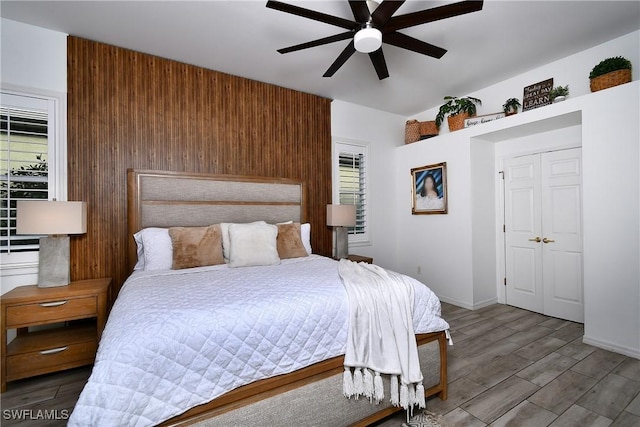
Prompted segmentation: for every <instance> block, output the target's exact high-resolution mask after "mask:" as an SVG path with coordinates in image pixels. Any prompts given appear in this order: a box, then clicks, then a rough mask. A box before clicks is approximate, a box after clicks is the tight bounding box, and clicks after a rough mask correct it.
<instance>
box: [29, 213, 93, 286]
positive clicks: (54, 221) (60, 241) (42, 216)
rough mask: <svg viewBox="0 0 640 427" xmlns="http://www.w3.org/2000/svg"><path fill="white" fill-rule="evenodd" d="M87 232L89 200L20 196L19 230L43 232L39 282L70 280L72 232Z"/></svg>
mask: <svg viewBox="0 0 640 427" xmlns="http://www.w3.org/2000/svg"><path fill="white" fill-rule="evenodd" d="M86 232H87V203H86V202H58V201H49V200H19V201H18V203H17V218H16V233H17V234H35V235H41V236H43V235H44V236H43V237H40V249H39V251H38V258H39V261H38V286H39V287H41V288H48V287H54V286H65V285H68V284H69V282H70V274H69V236H68V235H69V234H84V233H86Z"/></svg>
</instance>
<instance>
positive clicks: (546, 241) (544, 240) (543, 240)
mask: <svg viewBox="0 0 640 427" xmlns="http://www.w3.org/2000/svg"><path fill="white" fill-rule="evenodd" d="M553 242H555V240H553V239H547V238H546V237H545V238H544V239H542V243H553Z"/></svg>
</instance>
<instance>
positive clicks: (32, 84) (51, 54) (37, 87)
mask: <svg viewBox="0 0 640 427" xmlns="http://www.w3.org/2000/svg"><path fill="white" fill-rule="evenodd" d="M0 35H1V39H2V41H1V43H0V70H1V74H0V87H1V88H2V90H3V91H9V92H13V93H26V94H35V95H41V96H45V97H47V98H51V99H55V100H56V103H57V105H58V107H59V108H57V112H58V114H57V120H56V121H57V125H58V126H57V128H56V136H55V139H56V145H57V147H56V148H57V149H58V154H59V155H58V156H57V160H58V164H57V165H56V166H57V169H58V171H60V173H58V174H56V175H57V176H56V182H55V183H54V185H55V186H56V188H57V191H56V194H58V198H59V199H60V200H65V199H66V194H67V192H66V174H67V164H66V117H67V116H66V93H67V35H66V34H63V33H59V32H57V31H51V30H47V29H44V28H39V27H34V26H32V25H27V24H23V23H20V22H16V21H11V20H8V19H4V18H3V19H1V20H0ZM0 102H1V100H0ZM52 168H53V165H52ZM0 259H1V260H2V263H0V278H1V281H2V283H1V288H0V293H5V292H8V291H10V290H11V289H13V288H15V287H16V286H21V285H30V284H34V283H36V282H37V281H38V256H37V253H33V252H31V253H17V254H11V255H9V256H6V255H5V254H3V255H2V256H1V257H0Z"/></svg>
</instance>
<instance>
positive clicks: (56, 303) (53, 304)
mask: <svg viewBox="0 0 640 427" xmlns="http://www.w3.org/2000/svg"><path fill="white" fill-rule="evenodd" d="M66 303H67V300H62V301H54V302H43V303H40V307H60V306H61V305H65V304H66Z"/></svg>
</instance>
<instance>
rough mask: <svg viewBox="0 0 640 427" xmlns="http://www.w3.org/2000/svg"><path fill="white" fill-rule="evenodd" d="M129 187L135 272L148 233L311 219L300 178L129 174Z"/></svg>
mask: <svg viewBox="0 0 640 427" xmlns="http://www.w3.org/2000/svg"><path fill="white" fill-rule="evenodd" d="M127 187H128V188H127V208H128V214H127V222H128V227H127V230H128V233H129V248H128V263H129V264H128V265H129V270H130V271H131V270H132V269H133V266H134V265H135V262H136V246H135V242H134V241H133V237H132V236H133V234H134V233H136V232H137V231H139V230H141V229H143V228H147V227H195V226H205V225H211V224H217V223H220V222H252V221H260V220H264V221H267V222H269V223H276V222H285V221H290V220H293V221H295V222H305V221H306V220H307V218H306V212H307V211H306V205H305V201H306V197H305V196H306V195H305V186H304V183H303V182H302V181H300V180H295V179H288V178H264V177H254V176H239V175H212V174H201V173H185V172H167V171H148V170H134V169H129V170H128V171H127Z"/></svg>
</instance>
